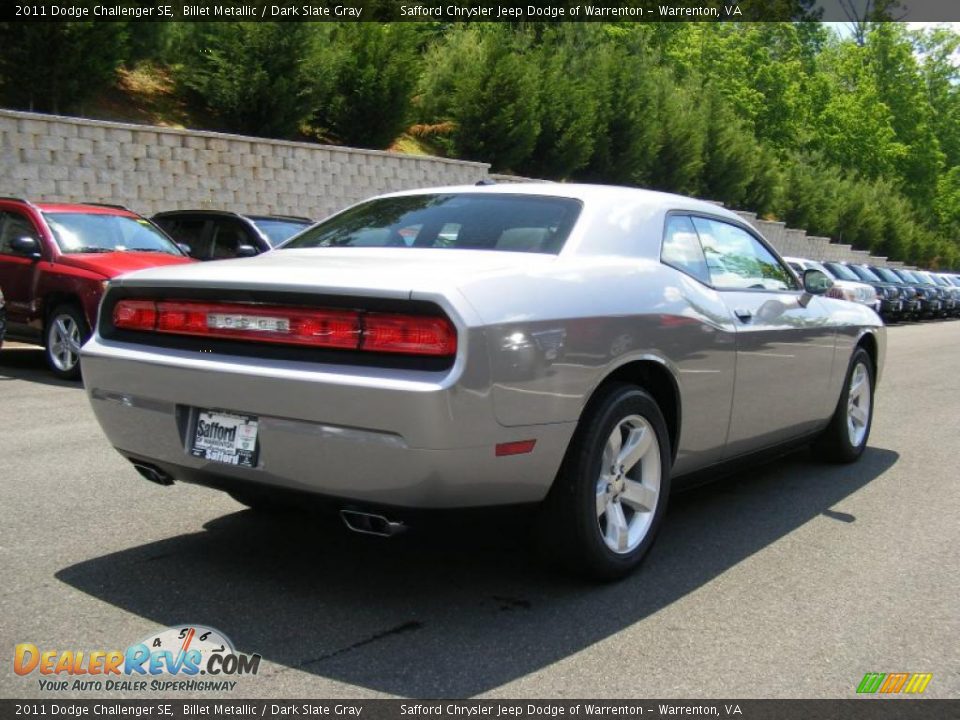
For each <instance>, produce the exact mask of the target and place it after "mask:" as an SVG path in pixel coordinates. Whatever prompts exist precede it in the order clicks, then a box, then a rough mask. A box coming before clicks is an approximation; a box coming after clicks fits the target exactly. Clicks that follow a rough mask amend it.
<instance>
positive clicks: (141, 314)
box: [113, 300, 157, 330]
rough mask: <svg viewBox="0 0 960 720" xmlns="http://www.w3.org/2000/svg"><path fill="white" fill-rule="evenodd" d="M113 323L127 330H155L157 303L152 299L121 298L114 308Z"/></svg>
mask: <svg viewBox="0 0 960 720" xmlns="http://www.w3.org/2000/svg"><path fill="white" fill-rule="evenodd" d="M113 324H114V326H116V327H118V328H123V329H125V330H153V329H154V328H155V327H156V326H157V304H156V303H155V302H152V301H150V300H121V301H120V302H118V303H117V304H116V306H114V308H113Z"/></svg>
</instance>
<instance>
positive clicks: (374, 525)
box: [340, 510, 407, 537]
mask: <svg viewBox="0 0 960 720" xmlns="http://www.w3.org/2000/svg"><path fill="white" fill-rule="evenodd" d="M340 517H341V518H343V524H344V525H346V526H347V528H349V529H350V530H353V532H357V533H363V534H364V535H377V536H378V537H393V536H394V535H396V534H398V533H401V532H403V531H404V530H406V529H407V526H406V525H404V524H403V523H402V522H398V521H394V520H388V519H387V518H385V517H384V516H383V515H375V514H373V513H366V512H360V511H359V510H341V511H340Z"/></svg>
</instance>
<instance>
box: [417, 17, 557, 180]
mask: <svg viewBox="0 0 960 720" xmlns="http://www.w3.org/2000/svg"><path fill="white" fill-rule="evenodd" d="M528 47H529V38H527V37H526V35H525V34H523V33H521V32H518V31H514V30H513V29H512V28H511V27H510V26H507V25H499V24H484V25H466V26H458V27H456V28H453V29H452V30H450V32H449V33H447V35H445V36H444V38H443V39H442V40H441V41H440V42H439V43H437V44H435V45H434V46H433V47H432V49H431V50H430V51H429V52H428V53H427V55H426V57H425V58H424V61H423V65H424V72H423V76H422V77H421V89H420V105H419V114H420V116H421V119H422V120H423V121H424V122H427V123H431V124H436V123H443V122H451V123H452V124H453V130H452V132H451V133H450V136H449V142H450V149H451V151H452V152H453V153H454V154H455V155H457V156H459V157H463V158H467V159H471V160H482V161H486V162H489V163H491V164H492V165H493V167H494V168H495V169H497V170H504V171H505V170H511V169H516V168H518V167H521V166H522V165H523V163H524V162H525V161H526V160H527V159H528V158H529V157H530V155H531V153H532V152H533V149H534V147H535V144H536V141H537V136H538V134H539V133H540V102H539V93H538V86H539V81H540V70H539V68H538V67H537V66H536V64H535V63H534V62H533V59H532V57H531V55H530V54H528V53H527V52H526V50H527V49H528Z"/></svg>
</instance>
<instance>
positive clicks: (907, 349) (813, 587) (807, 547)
mask: <svg viewBox="0 0 960 720" xmlns="http://www.w3.org/2000/svg"><path fill="white" fill-rule="evenodd" d="M888 338H889V349H888V357H887V365H886V368H885V371H884V377H883V382H882V385H881V387H880V391H879V395H878V398H877V406H876V414H875V424H874V428H873V434H872V437H871V442H870V448H869V449H868V451H867V453H866V454H865V456H864V457H863V458H862V460H861V462H859V463H858V464H856V465H853V466H845V467H835V466H828V465H822V464H818V463H817V462H815V461H814V460H813V459H812V458H811V457H810V456H809V454H808V453H806V452H805V451H801V452H799V453H795V454H793V455H790V456H788V457H785V458H782V459H780V460H778V461H775V462H773V463H771V464H769V465H766V466H764V467H762V468H758V469H753V470H749V471H746V472H742V473H740V474H738V475H736V476H734V477H732V478H729V479H727V480H725V481H723V482H720V483H716V484H714V485H711V486H709V487H706V488H701V489H698V490H694V491H691V492H688V493H686V494H685V495H682V496H679V497H676V498H674V500H673V502H672V505H671V508H670V510H669V514H668V517H667V519H666V524H665V527H664V531H663V533H662V535H661V537H660V539H659V541H658V544H657V546H656V547H655V548H654V549H653V551H652V553H651V554H650V556H649V557H648V559H647V561H646V562H645V564H644V565H643V567H642V568H641V569H640V571H639V572H637V573H636V574H634V575H633V576H631V577H630V578H628V579H627V580H626V581H623V582H620V583H618V584H613V585H601V586H595V585H589V584H585V583H583V582H578V581H575V580H572V579H570V578H567V577H564V576H561V575H558V574H556V573H555V572H554V571H552V570H550V569H548V568H545V567H543V566H541V565H540V564H539V563H538V562H537V560H536V558H535V557H534V556H533V555H532V554H531V553H530V552H528V551H527V549H526V547H525V545H524V543H523V535H522V532H521V531H519V530H518V529H517V528H508V529H507V531H505V532H501V531H500V530H501V529H500V528H499V527H495V526H492V527H482V526H477V527H473V526H464V527H455V528H448V529H446V530H434V531H432V532H428V533H422V534H420V535H416V534H412V535H409V536H407V537H401V538H396V539H392V540H388V541H385V540H379V539H375V538H363V537H360V536H357V535H352V534H349V533H347V532H346V531H344V530H341V529H340V528H339V527H335V526H334V527H330V526H327V525H325V524H323V523H319V522H318V521H317V520H316V519H315V518H312V517H309V516H302V517H301V516H297V515H294V516H280V517H276V518H263V517H258V516H257V515H255V514H254V513H253V512H251V511H248V510H246V509H244V508H243V507H242V506H240V505H238V504H237V503H235V502H234V501H233V500H231V499H230V498H229V497H227V496H226V495H221V494H219V493H216V492H214V491H211V490H206V489H202V488H198V487H192V486H187V485H177V486H175V487H173V488H161V487H157V486H154V485H151V484H149V483H147V482H146V481H143V480H142V479H140V478H139V476H138V475H137V474H136V473H135V472H134V471H133V469H132V468H131V467H130V466H129V465H128V464H127V463H126V462H125V461H124V460H122V459H121V458H120V457H119V455H117V454H116V453H115V452H114V451H113V450H112V449H111V448H110V447H109V446H108V444H107V442H106V441H105V440H104V438H103V437H102V435H101V433H100V430H99V428H98V426H97V425H96V422H95V421H94V419H93V415H92V413H91V412H90V410H89V408H88V405H87V401H86V398H85V396H84V394H83V391H82V389H81V388H80V386H79V385H76V384H68V383H61V382H59V381H56V380H54V379H53V378H52V377H51V376H50V375H49V374H48V373H47V372H46V370H45V369H44V366H43V360H42V357H41V353H40V351H39V350H38V349H35V348H28V347H26V346H17V347H14V346H10V347H9V348H6V349H4V350H2V351H0V397H2V401H0V407H2V410H3V413H2V422H0V476H2V482H0V493H2V502H0V513H2V518H0V559H2V568H3V581H4V582H3V584H2V589H0V598H2V599H0V617H2V618H3V621H2V623H0V648H4V649H5V650H4V651H5V652H8V653H10V654H11V655H12V652H13V647H14V645H15V644H16V643H23V642H32V643H34V644H36V645H38V646H40V647H41V648H49V649H60V650H63V649H75V650H85V651H86V650H98V649H100V650H112V649H123V648H126V647H127V646H128V645H130V644H131V643H134V642H137V641H139V640H140V639H142V638H143V637H145V636H146V635H148V634H150V633H154V632H156V631H157V630H158V629H159V628H161V627H163V626H169V625H179V624H185V623H197V624H203V625H208V626H212V627H214V628H218V629H220V630H222V631H223V632H224V633H225V634H226V635H228V636H229V637H230V638H232V640H233V641H234V643H235V644H236V646H237V647H238V649H240V650H243V651H244V652H250V653H259V654H260V655H262V657H263V665H262V666H261V669H260V673H259V675H257V676H256V677H248V678H244V679H242V680H241V681H240V684H239V685H238V687H237V689H236V690H235V691H234V692H233V693H231V696H233V697H237V698H240V697H301V698H308V697H309V698H339V697H350V698H365V697H380V696H394V695H399V696H414V697H447V696H453V697H467V696H474V695H481V696H498V697H510V698H519V697H524V698H526V697H545V698H564V697H574V698H575V697H647V698H658V697H673V698H749V697H831V698H846V697H853V696H854V695H855V692H854V691H855V688H856V685H857V684H858V683H859V681H860V679H861V678H862V677H863V675H864V673H866V672H899V671H904V672H930V673H933V679H932V681H931V682H930V684H929V686H928V687H927V690H926V693H925V695H926V696H928V697H937V698H956V697H960V669H958V665H957V658H958V655H957V645H958V641H960V602H958V598H960V573H958V572H957V570H958V568H960V522H958V517H960V490H958V482H957V478H958V472H960V460H958V454H957V447H958V441H960V436H958V430H960V322H958V321H952V322H939V323H923V324H917V325H909V326H900V327H893V328H891V329H890V332H889V335H888ZM797 392H798V393H799V392H803V388H797ZM11 655H8V659H7V660H6V661H5V662H4V669H3V670H2V671H0V696H2V697H7V698H13V697H19V698H26V697H41V696H44V697H48V698H51V699H55V698H63V697H69V696H73V697H84V696H86V697H101V696H103V693H93V694H92V695H84V694H83V693H56V694H51V693H46V694H44V693H43V692H41V690H40V689H39V686H38V683H37V675H36V674H34V675H32V676H30V677H19V676H17V675H15V674H14V672H13V670H12V664H11V659H12V658H11ZM124 694H125V693H122V692H121V693H115V694H114V695H117V696H123V695H124ZM131 694H132V695H136V693H131ZM180 696H181V695H178V697H180ZM182 696H184V697H185V696H187V695H186V694H185V695H182ZM204 697H209V696H204Z"/></svg>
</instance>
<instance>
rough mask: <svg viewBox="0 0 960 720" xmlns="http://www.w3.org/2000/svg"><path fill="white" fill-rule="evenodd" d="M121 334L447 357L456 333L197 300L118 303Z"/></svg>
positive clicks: (431, 324)
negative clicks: (135, 332) (197, 337)
mask: <svg viewBox="0 0 960 720" xmlns="http://www.w3.org/2000/svg"><path fill="white" fill-rule="evenodd" d="M113 325H114V327H116V328H117V329H119V330H135V331H139V332H156V333H165V334H170V335H193V336H200V337H207V338H219V339H229V340H246V341H252V342H262V343H272V344H279V345H296V346H307V347H316V348H336V349H342V350H364V351H367V352H381V353H401V354H407V355H429V356H434V357H448V356H451V355H454V354H455V353H456V351H457V333H456V329H455V328H454V327H453V324H452V323H451V322H450V321H449V320H448V319H447V318H445V317H436V316H421V315H406V314H400V313H376V312H367V311H363V310H341V309H338V308H307V307H287V306H283V305H259V304H255V303H208V302H200V301H194V300H157V301H154V300H132V299H124V300H119V301H118V302H117V304H116V305H115V306H114V308H113Z"/></svg>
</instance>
